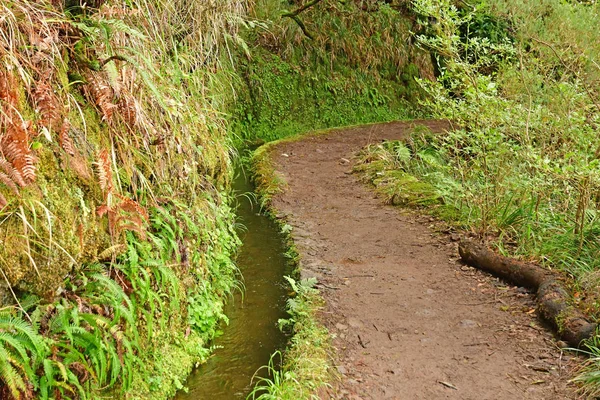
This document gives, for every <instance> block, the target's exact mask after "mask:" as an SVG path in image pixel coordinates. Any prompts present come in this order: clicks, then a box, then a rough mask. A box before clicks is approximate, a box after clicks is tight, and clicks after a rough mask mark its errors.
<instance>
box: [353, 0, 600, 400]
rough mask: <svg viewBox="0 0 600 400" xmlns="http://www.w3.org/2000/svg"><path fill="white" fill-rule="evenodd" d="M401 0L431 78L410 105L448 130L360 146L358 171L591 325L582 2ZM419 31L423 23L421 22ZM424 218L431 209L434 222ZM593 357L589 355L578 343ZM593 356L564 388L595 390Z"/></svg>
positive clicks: (588, 59) (594, 116) (595, 181)
mask: <svg viewBox="0 0 600 400" xmlns="http://www.w3.org/2000/svg"><path fill="white" fill-rule="evenodd" d="M455 4H456V3H455V2H452V1H450V0H444V1H441V2H438V1H435V2H434V1H430V0H415V1H413V2H412V5H413V8H414V10H415V12H416V13H417V14H418V15H419V18H420V19H421V21H422V23H423V24H424V25H425V26H426V29H425V30H424V31H423V32H420V33H419V34H417V36H416V39H417V41H418V43H419V45H420V46H421V47H422V48H424V49H427V50H429V51H431V52H432V53H433V54H434V55H435V57H436V64H437V66H438V68H439V72H440V73H439V76H438V79H437V81H431V80H424V79H421V80H419V83H420V84H421V86H422V88H423V89H424V90H425V91H426V92H427V93H428V94H429V96H428V97H426V98H425V100H424V101H422V103H421V104H422V106H423V107H425V109H426V110H427V112H429V113H431V115H432V116H434V117H436V118H443V119H449V120H451V121H453V123H454V126H456V127H457V128H455V129H453V130H452V131H450V132H447V133H443V134H436V135H433V134H429V133H427V132H424V131H422V130H420V131H416V132H415V133H414V134H413V135H412V136H411V137H410V139H409V140H408V141H406V142H402V143H401V142H393V143H387V144H383V145H377V146H372V147H371V148H370V149H368V150H367V151H366V152H365V153H363V155H362V157H361V158H362V163H363V165H362V166H360V167H359V168H361V169H362V170H364V171H366V172H368V175H369V178H368V179H369V180H371V181H373V182H374V183H376V184H377V185H379V187H380V190H381V191H383V192H386V193H387V194H388V196H389V198H390V199H391V201H396V199H398V200H400V202H405V203H407V204H416V205H422V206H426V207H427V208H428V209H430V210H433V211H434V212H438V214H442V216H445V217H446V219H448V220H450V221H453V222H455V223H457V224H459V225H460V226H462V227H465V228H467V229H470V230H471V231H472V232H473V233H474V234H476V235H479V236H480V237H482V238H483V239H485V240H486V241H487V242H488V243H489V244H491V245H492V246H494V247H496V248H497V249H498V250H499V251H500V252H501V253H504V254H508V255H512V256H516V257H520V258H524V259H528V260H535V261H538V262H540V263H541V264H542V265H544V266H546V267H547V268H551V269H555V270H560V271H562V272H564V273H565V274H566V275H567V276H568V277H570V281H571V282H572V285H573V287H574V289H575V291H574V292H575V295H574V298H573V302H574V304H576V305H579V306H580V307H581V308H583V309H585V310H586V311H587V312H588V313H590V314H592V315H593V316H598V315H599V314H600V312H599V310H600V291H599V290H598V287H600V286H599V285H598V283H599V282H600V280H599V279H598V276H599V273H598V270H599V269H600V264H599V261H598V260H600V257H599V256H600V247H599V246H598V243H600V242H599V241H598V232H600V230H599V229H598V228H599V221H600V219H599V218H598V215H599V213H598V207H599V204H600V203H599V197H598V194H599V193H600V186H599V184H600V180H599V178H600V177H599V176H598V146H597V131H598V120H599V117H600V108H599V107H598V100H597V99H598V94H599V93H598V79H599V78H600V67H599V65H598V62H597V57H598V54H600V53H599V50H600V49H598V43H599V42H598V41H597V35H598V31H597V29H596V28H595V23H594V22H593V21H595V19H596V18H597V16H598V11H600V9H599V6H598V5H597V4H596V3H589V4H587V3H582V2H563V1H558V0H544V1H541V2H540V1H523V2H513V1H504V0H494V1H485V2H484V1H475V2H470V3H461V5H460V7H458V6H456V5H455ZM432 21H433V23H432ZM436 210H437V211H436ZM590 346H591V348H592V353H593V354H597V353H598V351H597V346H594V344H593V343H592V344H591V345H590ZM598 369H599V364H598V361H597V357H594V358H592V359H591V360H590V363H589V365H588V367H587V369H586V370H585V373H583V374H582V375H581V376H580V377H579V378H578V379H577V380H578V381H579V382H582V383H583V384H584V385H583V387H582V391H583V392H584V393H585V394H586V395H588V394H597V393H598V387H600V386H599V385H598V379H597V371H598Z"/></svg>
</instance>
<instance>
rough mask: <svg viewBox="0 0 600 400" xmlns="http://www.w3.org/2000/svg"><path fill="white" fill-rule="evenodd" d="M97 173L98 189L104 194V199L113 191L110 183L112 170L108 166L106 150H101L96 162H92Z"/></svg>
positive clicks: (108, 159) (108, 157) (108, 160)
mask: <svg viewBox="0 0 600 400" xmlns="http://www.w3.org/2000/svg"><path fill="white" fill-rule="evenodd" d="M94 165H95V166H96V169H97V172H98V182H99V183H100V188H101V189H102V191H103V192H104V195H105V199H106V198H108V195H109V194H111V193H112V192H113V190H114V187H113V181H112V168H111V166H110V156H109V154H108V151H107V150H106V149H104V150H102V151H101V152H100V154H99V155H98V160H97V161H96V162H94Z"/></svg>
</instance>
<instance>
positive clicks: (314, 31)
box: [232, 0, 433, 141]
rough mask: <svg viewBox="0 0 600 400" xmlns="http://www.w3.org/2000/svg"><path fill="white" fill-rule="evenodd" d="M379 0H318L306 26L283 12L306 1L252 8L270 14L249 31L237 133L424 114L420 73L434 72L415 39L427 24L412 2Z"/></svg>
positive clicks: (268, 133)
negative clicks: (421, 111)
mask: <svg viewBox="0 0 600 400" xmlns="http://www.w3.org/2000/svg"><path fill="white" fill-rule="evenodd" d="M371 3H372V4H371V5H370V6H369V7H367V8H365V7H366V5H365V3H364V2H361V1H349V2H345V3H344V4H341V3H340V2H328V1H324V2H321V3H318V4H317V5H315V6H314V7H312V8H309V9H307V10H306V11H303V12H302V13H300V14H299V15H298V18H300V21H301V23H302V24H303V25H304V31H303V30H302V28H301V27H300V25H299V24H298V23H297V22H296V21H294V20H292V19H291V18H287V17H285V16H282V15H284V14H285V13H286V12H288V11H293V10H295V9H296V8H297V7H299V4H295V3H294V2H290V3H288V4H286V3H285V2H278V1H274V0H257V1H256V2H255V3H254V4H253V9H252V15H253V16H254V17H255V18H257V19H258V20H260V21H268V22H267V23H266V29H263V30H261V29H255V30H252V31H251V32H247V34H246V36H247V38H246V39H247V41H248V44H249V47H248V51H247V52H246V53H245V54H243V55H241V56H240V57H239V62H238V74H239V76H240V78H241V79H240V84H239V88H238V91H237V102H236V105H235V107H233V109H232V121H233V132H234V134H235V135H237V137H236V139H238V140H241V141H254V140H257V139H258V140H259V141H260V140H267V141H268V140H274V139H278V138H283V137H287V136H290V135H293V134H296V133H300V132H305V131H309V130H315V129H322V128H328V127H334V126H343V125H352V124H360V123H371V122H379V121H388V120H396V119H407V118H413V117H415V116H418V111H417V110H418V108H417V107H415V106H416V104H417V102H418V99H419V98H420V97H421V96H422V92H421V90H420V88H419V86H418V84H417V82H416V81H415V79H414V78H416V77H426V78H433V66H432V64H431V59H430V56H429V54H428V53H426V52H422V51H420V50H419V49H417V48H416V47H415V46H414V45H413V44H412V34H411V32H414V31H416V30H418V29H419V26H418V25H417V23H416V21H415V18H414V16H413V15H412V14H411V13H410V11H409V10H408V8H406V7H400V6H394V5H390V4H386V3H385V2H371ZM305 32H306V33H308V35H310V36H311V37H308V36H307V34H306V33H305Z"/></svg>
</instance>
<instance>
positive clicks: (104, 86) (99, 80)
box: [84, 71, 117, 122]
mask: <svg viewBox="0 0 600 400" xmlns="http://www.w3.org/2000/svg"><path fill="white" fill-rule="evenodd" d="M84 76H85V80H86V81H87V85H86V87H87V89H88V92H89V93H90V95H91V97H92V100H93V101H94V103H95V104H96V106H98V108H100V111H101V112H102V120H103V121H106V122H110V121H111V120H112V117H113V113H114V110H115V109H116V108H117V105H115V104H114V103H113V98H114V97H115V92H114V90H113V89H112V87H111V86H110V84H109V83H108V82H107V81H106V80H105V79H104V78H103V77H102V76H101V75H100V74H94V73H92V72H89V71H88V72H86V73H85V75H84Z"/></svg>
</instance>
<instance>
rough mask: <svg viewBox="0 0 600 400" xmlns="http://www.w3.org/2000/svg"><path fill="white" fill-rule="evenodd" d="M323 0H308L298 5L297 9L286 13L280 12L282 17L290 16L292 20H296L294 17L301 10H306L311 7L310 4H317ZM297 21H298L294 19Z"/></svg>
mask: <svg viewBox="0 0 600 400" xmlns="http://www.w3.org/2000/svg"><path fill="white" fill-rule="evenodd" d="M322 1H323V0H312V1H309V2H308V3H306V4H305V5H303V6H301V7H298V8H297V9H295V10H294V11H288V12H286V13H283V14H281V16H282V17H288V18H292V19H293V20H294V21H296V19H295V18H294V17H297V16H298V14H300V13H301V12H303V11H306V10H308V9H309V8H311V7H312V6H314V5H316V4H319V3H320V2H322ZM296 22H298V21H296Z"/></svg>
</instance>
